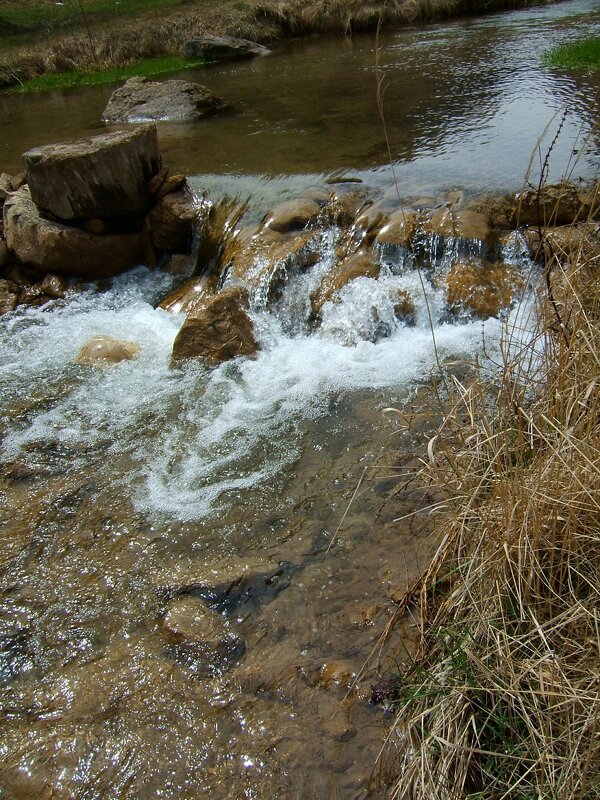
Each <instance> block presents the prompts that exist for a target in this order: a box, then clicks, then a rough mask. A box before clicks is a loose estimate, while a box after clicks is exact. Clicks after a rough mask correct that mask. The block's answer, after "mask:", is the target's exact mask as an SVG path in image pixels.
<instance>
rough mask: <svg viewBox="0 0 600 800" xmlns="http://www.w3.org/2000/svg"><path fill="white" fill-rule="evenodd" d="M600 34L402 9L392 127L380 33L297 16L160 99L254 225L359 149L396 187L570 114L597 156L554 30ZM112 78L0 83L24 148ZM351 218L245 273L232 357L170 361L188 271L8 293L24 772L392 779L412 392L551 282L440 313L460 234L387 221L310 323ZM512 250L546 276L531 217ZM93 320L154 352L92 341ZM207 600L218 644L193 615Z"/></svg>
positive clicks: (283, 781)
mask: <svg viewBox="0 0 600 800" xmlns="http://www.w3.org/2000/svg"><path fill="white" fill-rule="evenodd" d="M599 31H600V9H599V8H598V6H597V3H595V2H592V0H572V2H566V3H559V4H555V5H550V6H543V7H539V8H530V9H525V10H522V11H517V12H511V13H506V14H501V15H490V16H487V17H482V18H466V19H462V20H458V21H453V22H450V23H447V24H432V25H428V26H423V27H419V28H410V29H406V30H402V31H398V32H385V34H383V35H382V37H381V41H380V54H379V59H380V62H381V68H382V72H383V76H384V84H385V93H384V98H385V116H386V124H387V130H388V135H389V152H388V147H387V144H386V141H385V137H384V135H383V129H382V124H381V121H380V119H379V117H378V112H377V106H376V101H375V67H374V64H375V57H376V54H375V51H376V42H375V38H374V36H371V35H364V36H358V37H355V38H353V39H340V38H331V39H329V38H311V39H308V40H305V41H293V42H289V43H285V44H282V45H281V47H279V48H277V50H276V51H275V52H274V53H273V54H272V55H270V56H268V57H266V58H264V59H259V60H255V61H252V62H251V63H242V64H230V65H226V66H219V67H212V68H210V69H206V70H203V71H197V72H186V73H185V74H184V75H182V76H180V77H185V78H186V79H191V80H198V81H201V82H206V83H207V84H208V85H209V86H210V87H211V89H213V90H214V91H216V92H217V93H219V94H221V95H223V97H225V98H226V99H227V101H228V102H229V103H230V104H231V110H230V111H229V112H228V113H227V114H225V115H223V116H216V117H214V118H211V119H207V120H204V121H202V122H201V123H198V124H197V125H168V124H166V123H161V124H160V125H159V136H160V142H161V148H162V151H163V154H164V157H165V160H166V161H167V163H168V164H169V165H170V167H171V170H172V172H179V171H180V172H184V173H185V174H187V175H190V176H191V177H190V181H189V182H190V185H191V186H192V188H193V190H194V191H195V192H196V194H197V196H198V198H200V197H201V196H202V195H203V193H204V192H208V195H209V197H210V198H211V200H213V201H217V200H218V199H219V198H220V197H223V196H226V195H227V196H237V197H239V198H242V199H246V198H249V210H248V212H247V217H246V222H247V223H249V224H250V223H256V222H257V221H258V220H259V219H260V218H262V216H263V215H264V214H265V213H266V212H267V211H268V210H269V208H270V207H272V205H273V204H274V203H276V202H278V201H280V200H285V199H288V198H291V197H297V196H299V195H300V194H301V192H303V191H305V190H307V189H308V188H309V187H317V188H320V189H323V188H327V187H331V185H332V184H328V183H327V181H328V180H332V179H333V180H337V178H338V177H339V176H340V175H342V176H343V177H344V178H350V179H352V180H353V181H354V183H352V184H351V185H352V186H356V187H359V188H360V190H361V191H364V193H365V195H366V196H368V197H369V198H371V199H374V200H377V201H378V202H380V203H381V204H382V206H384V207H389V208H393V207H395V206H398V205H399V204H400V201H402V203H407V204H408V203H411V202H416V200H417V199H418V198H422V197H424V196H425V197H427V198H429V200H428V201H427V202H428V203H430V204H431V205H435V204H436V203H443V202H445V199H446V198H447V193H448V192H450V191H454V190H457V189H460V190H462V191H464V193H465V194H466V195H467V196H473V195H475V194H477V193H480V192H483V191H488V190H493V191H512V192H514V191H517V190H518V189H519V188H520V187H521V186H522V184H523V179H524V175H525V173H526V171H527V169H528V163H529V160H530V156H531V155H532V153H533V154H534V158H533V160H532V178H533V179H534V182H535V179H537V175H539V168H540V158H542V159H543V157H544V154H545V152H546V149H547V147H548V146H549V144H550V142H551V141H552V137H553V136H554V134H555V133H556V132H557V130H558V129H559V128H560V136H559V137H558V139H557V140H556V142H555V144H554V145H553V147H552V152H551V157H550V174H549V179H550V180H557V179H559V178H560V177H561V176H563V175H565V174H567V175H570V176H571V177H573V178H574V179H579V178H582V179H586V178H589V177H591V176H593V175H594V174H596V170H597V167H598V161H599V155H600V152H599V146H598V140H597V129H594V124H595V122H596V120H597V119H598V110H599V102H600V98H599V89H600V84H599V83H598V79H597V78H592V77H588V76H586V75H574V74H559V73H554V72H552V71H550V70H548V69H546V68H543V67H541V66H540V55H541V52H542V51H543V50H544V49H545V48H547V47H549V46H552V45H553V44H555V43H558V42H563V41H569V40H571V39H573V38H576V37H578V36H581V35H586V34H588V33H590V34H591V33H596V34H597V33H598V32H599ZM111 89H112V87H108V88H104V87H103V88H96V89H88V90H85V91H83V90H77V89H76V90H71V91H69V92H66V91H65V92H53V93H48V94H43V95H41V94H40V95H17V94H15V95H5V96H0V165H1V167H2V169H3V170H6V171H9V172H17V171H18V170H19V169H20V154H21V153H22V152H23V151H24V150H26V149H27V148H29V147H31V146H34V145H41V144H44V143H47V142H52V141H58V140H61V139H67V138H73V137H75V136H80V135H91V134H94V133H97V132H99V131H100V130H102V127H101V126H100V124H99V122H98V120H99V118H100V114H101V111H102V109H103V107H104V105H105V103H106V99H107V97H108V96H109V94H110V92H111ZM563 115H564V118H563ZM547 125H549V128H548V134H547V137H546V139H545V142H544V143H542V145H541V146H540V151H539V152H540V154H541V155H538V156H536V155H535V148H536V143H537V141H538V138H539V136H540V135H541V134H542V132H543V131H544V128H545V127H546V126H547ZM574 151H576V152H575V154H574ZM390 153H391V156H392V161H391V162H390V157H389V154H390ZM340 235H341V234H340V231H338V230H337V229H336V228H335V227H331V228H330V229H329V230H325V231H323V232H322V234H321V235H320V237H319V239H318V250H317V256H316V259H315V260H316V263H315V265H314V266H313V267H312V268H311V269H310V270H309V271H307V272H305V273H301V274H299V275H296V276H295V277H293V278H292V279H291V280H289V281H288V282H287V283H286V285H285V288H284V291H283V293H282V296H281V297H279V298H278V300H277V303H276V304H275V305H274V306H273V307H271V308H265V306H264V303H261V302H260V292H257V293H256V295H255V296H254V297H253V301H252V304H251V309H250V314H251V317H252V320H253V323H254V328H255V332H256V337H257V339H258V342H259V345H260V350H259V353H258V355H257V357H256V358H255V359H236V360H234V361H231V362H228V363H225V364H223V365H221V366H219V367H217V368H215V369H212V370H209V369H207V368H205V367H203V366H202V365H201V364H199V363H187V364H184V365H183V366H179V367H176V368H174V367H172V366H171V364H170V355H171V349H172V345H173V341H174V339H175V336H176V335H177V333H178V331H179V329H180V327H181V325H182V323H183V319H184V318H183V315H180V314H173V313H169V312H167V311H164V310H162V309H160V308H157V304H158V302H159V301H160V300H161V299H162V298H163V297H164V296H165V295H167V294H168V293H169V291H170V290H171V289H172V287H173V285H174V281H175V280H176V279H175V277H174V276H172V275H169V274H166V273H163V272H161V271H159V270H155V271H150V270H148V269H146V268H145V267H143V266H140V267H139V268H137V269H136V270H133V271H132V272H130V273H127V274H125V275H122V276H119V277H118V278H115V279H114V280H112V281H111V282H110V283H106V284H105V285H103V286H101V287H98V286H96V285H87V286H84V287H82V288H81V290H80V291H78V292H76V293H74V294H72V295H70V296H69V297H68V298H67V299H66V300H57V301H53V302H52V303H50V304H48V305H46V306H43V307H38V308H27V309H25V308H23V307H21V308H19V309H17V311H15V312H12V313H9V314H5V315H4V316H2V317H0V329H1V342H0V386H1V387H2V393H1V399H0V403H1V408H2V417H1V418H0V433H1V435H2V444H1V451H0V496H1V497H2V506H1V509H0V525H1V527H0V530H1V537H2V548H1V549H0V798H2V800H21V799H23V800H26V799H28V798H32V799H33V798H44V799H45V798H47V799H48V800H50V798H52V799H53V800H63V799H64V800H105V799H108V798H110V800H148V798H163V799H164V800H196V799H197V798H200V797H205V796H206V797H210V798H215V800H226V799H229V798H236V800H237V799H238V798H240V799H241V798H248V800H250V799H255V800H265V799H266V798H268V799H269V800H271V799H272V798H280V799H281V800H292V798H294V799H295V798H298V800H300V798H302V800H307V799H312V798H314V800H325V798H328V799H329V798H340V800H358V798H367V797H370V798H377V797H381V798H383V797H385V796H386V779H387V772H386V767H385V765H383V766H382V765H381V764H379V763H378V762H377V759H378V756H379V754H380V751H381V749H382V747H383V746H384V741H385V736H386V733H387V732H388V731H389V729H390V725H391V723H392V721H393V715H392V714H391V713H390V712H389V710H388V709H386V707H385V703H384V704H383V705H382V704H381V703H377V702H372V701H373V700H376V699H377V695H378V694H381V692H379V691H378V687H380V686H383V685H385V684H382V681H384V682H385V681H387V680H389V679H393V678H394V677H395V676H397V675H398V674H401V673H402V669H403V664H405V663H406V661H407V659H409V658H410V653H411V647H412V646H413V643H414V641H415V639H416V636H417V632H418V631H417V627H416V620H415V619H414V618H413V617H412V615H411V614H410V613H402V614H400V613H398V611H397V609H398V605H397V601H398V599H399V598H400V597H401V596H402V593H403V591H404V590H406V589H407V587H408V586H409V585H410V584H411V582H412V581H413V580H414V579H415V578H416V576H417V575H418V574H419V571H420V569H422V568H423V566H424V565H425V564H426V561H427V556H428V553H430V552H431V548H432V546H433V544H434V543H433V541H432V537H431V534H432V528H433V520H432V518H431V515H430V514H429V511H428V509H429V507H430V506H431V504H432V503H434V502H435V500H436V496H435V493H434V492H433V490H427V489H417V488H416V487H415V486H414V485H413V484H412V483H411V482H410V481H408V480H407V475H408V473H409V471H410V470H411V469H412V468H414V467H415V466H416V464H417V458H418V457H419V456H420V455H421V452H420V451H418V450H417V449H416V441H417V439H418V438H419V436H418V434H419V433H423V434H424V433H426V426H425V425H424V423H421V422H420V421H419V419H418V418H415V419H414V420H413V424H414V428H415V429H416V432H412V431H408V430H406V428H403V427H402V426H401V425H399V424H398V420H399V414H398V413H396V410H399V411H400V412H402V413H403V414H405V415H408V416H410V411H411V408H412V407H415V408H416V409H419V407H420V406H419V394H420V392H421V390H422V389H424V388H426V387H428V386H429V385H430V383H431V378H432V376H435V375H438V374H439V368H440V365H441V364H443V365H444V366H445V367H453V368H455V369H456V370H460V369H464V365H465V364H470V363H473V362H474V361H476V360H478V361H480V362H482V363H483V364H484V366H485V365H486V364H487V365H488V366H489V368H493V364H494V361H495V360H497V359H498V358H499V353H500V349H501V347H503V346H504V347H505V346H506V338H507V331H510V336H511V337H512V338H513V339H515V338H516V339H517V340H518V339H520V338H523V337H527V331H528V326H529V324H530V319H529V315H530V312H531V305H530V301H529V300H528V299H527V297H525V299H523V301H522V302H520V303H518V304H516V305H515V306H514V308H513V309H512V311H511V312H510V313H509V314H506V315H504V316H503V318H502V319H496V318H490V319H488V320H485V321H481V320H476V319H473V318H471V317H469V316H468V315H466V314H462V315H458V316H453V315H452V314H449V313H448V309H447V307H446V303H445V298H444V292H443V288H442V286H443V282H442V280H441V279H442V278H443V277H444V276H445V275H447V273H448V270H449V267H450V264H451V262H452V258H453V257H454V255H455V252H456V250H455V247H456V243H454V244H453V243H452V242H450V243H449V244H448V245H447V246H445V247H442V248H441V247H440V244H439V242H435V241H431V242H425V243H424V244H423V247H424V249H425V250H426V251H427V252H428V253H430V257H429V261H428V264H427V268H426V269H425V270H423V271H422V272H421V273H419V272H417V270H415V269H414V268H413V267H412V265H411V264H407V261H406V258H405V256H404V255H402V254H399V253H398V252H397V251H395V250H394V249H393V248H392V249H387V250H386V249H385V248H383V249H382V250H381V251H380V252H379V256H378V257H379V258H380V261H381V264H382V267H381V274H380V277H379V278H378V279H377V280H375V279H372V278H359V279H357V280H355V281H353V282H352V283H350V284H348V285H347V286H346V287H345V288H344V290H343V291H342V292H341V294H340V300H339V302H337V303H331V302H330V303H326V304H325V306H324V308H323V314H322V317H323V320H322V324H321V325H320V327H319V328H318V329H316V330H315V329H314V328H312V327H311V326H310V324H309V317H310V313H309V312H310V300H309V298H310V295H311V292H314V290H315V287H316V286H317V285H318V281H319V280H320V278H321V277H322V276H323V275H324V274H326V273H327V271H328V270H329V269H330V268H331V265H332V264H333V263H334V261H335V258H336V246H337V244H338V240H339V237H340ZM500 255H501V258H502V260H503V261H504V262H508V263H510V264H511V265H512V266H513V267H514V269H515V270H518V271H519V272H520V273H521V275H522V276H523V279H524V281H527V279H528V278H529V277H530V276H531V275H532V274H533V273H534V272H535V268H534V266H533V265H532V264H531V263H530V261H529V259H528V257H527V255H526V254H525V249H524V248H522V247H520V246H519V241H518V240H517V241H516V242H515V241H514V240H512V241H511V242H510V243H506V244H505V245H504V246H503V250H502V253H501V254H500ZM398 291H407V292H409V293H410V295H411V297H412V298H413V301H414V304H415V310H414V320H413V322H414V324H412V325H408V324H406V321H403V320H401V319H398V318H397V316H396V315H395V311H394V302H395V301H394V297H396V298H397V296H398ZM103 334H105V335H109V336H115V337H117V338H122V339H126V340H129V341H134V342H136V343H137V344H138V345H139V347H140V351H139V353H138V355H137V356H136V357H135V358H134V359H132V360H131V361H124V362H121V363H119V364H116V365H112V366H111V367H110V368H107V369H96V368H92V367H88V366H83V365H80V364H76V363H74V362H75V358H76V356H77V353H78V352H79V349H80V348H81V347H82V346H83V345H84V344H85V343H86V342H87V341H88V340H89V339H90V337H92V336H96V335H103ZM194 615H196V617H199V618H204V616H205V615H206V617H207V619H208V622H207V625H209V626H212V627H211V631H213V633H214V636H213V639H212V640H211V641H212V642H213V643H212V644H211V645H210V646H204V645H202V646H197V645H195V644H193V643H192V644H190V641H189V638H188V639H186V638H185V637H184V639H183V640H181V637H180V636H179V634H178V631H181V630H182V629H184V628H185V626H186V625H187V626H189V625H190V624H192V623H190V617H194ZM204 644H206V643H204Z"/></svg>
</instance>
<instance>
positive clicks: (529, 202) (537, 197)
mask: <svg viewBox="0 0 600 800" xmlns="http://www.w3.org/2000/svg"><path fill="white" fill-rule="evenodd" d="M589 212H590V196H589V194H588V193H585V192H582V191H581V190H579V189H578V188H577V187H576V186H574V185H573V184H572V183H566V182H565V183H557V184H551V185H548V186H543V187H542V188H541V190H540V191H539V193H538V191H537V190H534V189H531V190H529V191H526V192H522V193H521V194H520V195H517V206H516V211H515V215H516V219H515V223H516V224H518V225H545V226H554V225H570V224H571V223H572V222H585V221H586V220H587V217H588V214H589Z"/></svg>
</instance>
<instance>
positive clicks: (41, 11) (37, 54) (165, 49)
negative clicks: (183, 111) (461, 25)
mask: <svg viewBox="0 0 600 800" xmlns="http://www.w3.org/2000/svg"><path fill="white" fill-rule="evenodd" d="M522 5H526V3H524V2H522V1H521V0H493V2H491V3H490V2H487V3H484V2H481V0H434V2H428V1H427V0H409V2H398V0H392V1H391V2H386V3H384V2H382V0H377V2H370V3H365V2H357V1H356V0H336V2H333V3H332V2H326V0H309V1H308V2H304V1H302V2H300V0H287V1H284V2H277V1H276V0H236V1H235V2H233V1H232V0H216V1H215V2H213V1H212V0H146V1H145V2H141V0H121V2H117V0H67V2H64V3H61V4H56V3H54V2H50V0H0V88H1V87H9V86H14V85H18V84H20V83H23V82H25V81H27V80H28V79H30V78H32V77H35V76H39V75H43V74H47V73H57V72H65V71H70V70H98V69H105V68H109V67H114V66H123V65H126V64H130V63H132V62H135V61H137V60H139V59H147V58H155V57H159V56H165V55H169V54H170V55H181V52H182V48H183V45H184V44H185V42H186V41H187V40H188V39H190V38H191V37H193V36H195V35H199V34H203V33H211V34H228V35H233V36H239V37H244V38H247V39H251V40H253V41H257V42H262V43H273V42H276V41H277V40H280V39H284V38H290V37H295V36H306V35H310V34H313V33H338V34H346V35H350V34H352V33H355V32H358V31H362V30H373V29H375V28H376V27H377V25H378V24H379V22H381V24H382V25H384V26H392V25H406V24H413V23H415V22H423V21H426V20H435V19H442V18H446V17H451V16H455V15H460V14H466V13H474V14H475V13H481V12H490V11H498V10H501V9H505V8H517V7H519V6H522Z"/></svg>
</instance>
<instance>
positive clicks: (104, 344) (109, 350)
mask: <svg viewBox="0 0 600 800" xmlns="http://www.w3.org/2000/svg"><path fill="white" fill-rule="evenodd" d="M139 351H140V348H139V345H137V344H136V343H135V342H123V341H121V340H119V339H113V338H112V336H94V337H93V338H92V339H90V340H89V342H87V343H86V344H84V346H83V347H82V348H81V350H80V351H79V354H78V356H77V358H76V359H75V363H76V364H90V365H92V366H100V367H102V366H107V365H108V364H118V363H119V362H120V361H130V360H131V359H132V358H133V357H134V356H135V355H136V354H137V353H139Z"/></svg>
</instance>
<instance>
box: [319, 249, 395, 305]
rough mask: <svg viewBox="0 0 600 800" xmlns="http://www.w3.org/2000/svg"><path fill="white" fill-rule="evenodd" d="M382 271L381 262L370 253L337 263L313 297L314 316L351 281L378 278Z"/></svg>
mask: <svg viewBox="0 0 600 800" xmlns="http://www.w3.org/2000/svg"><path fill="white" fill-rule="evenodd" d="M380 270H381V265H380V264H379V262H378V261H377V260H376V259H375V258H374V257H373V256H372V255H371V254H370V253H366V252H361V251H359V252H358V253H354V255H352V256H350V257H349V258H347V259H345V260H344V261H339V262H337V263H336V264H335V265H334V267H333V269H332V270H331V271H330V272H329V273H328V274H327V275H326V276H325V278H324V279H323V281H322V283H321V285H320V286H319V288H318V289H317V291H316V292H315V293H314V294H313V295H312V297H311V304H312V312H313V314H314V315H315V316H318V315H319V314H320V312H321V309H322V308H323V306H324V305H325V303H326V302H327V301H329V300H332V299H333V298H334V297H335V296H336V295H337V294H338V293H339V292H340V291H341V290H342V289H343V288H344V286H346V285H347V284H348V283H350V282H351V281H353V280H356V278H378V277H379V272H380Z"/></svg>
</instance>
